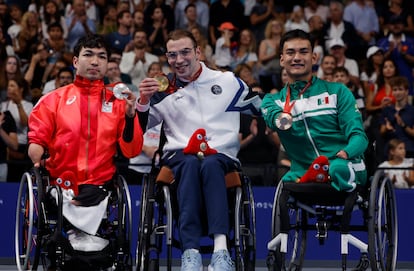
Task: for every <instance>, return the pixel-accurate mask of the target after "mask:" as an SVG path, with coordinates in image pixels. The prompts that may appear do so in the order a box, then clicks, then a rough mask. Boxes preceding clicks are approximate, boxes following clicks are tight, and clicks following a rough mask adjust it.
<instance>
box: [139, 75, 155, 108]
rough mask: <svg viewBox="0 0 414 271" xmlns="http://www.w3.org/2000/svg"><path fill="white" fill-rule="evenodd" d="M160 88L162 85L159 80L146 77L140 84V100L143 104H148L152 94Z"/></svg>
mask: <svg viewBox="0 0 414 271" xmlns="http://www.w3.org/2000/svg"><path fill="white" fill-rule="evenodd" d="M159 89H160V85H159V83H158V81H157V80H155V79H154V78H149V77H147V78H145V79H144V80H142V81H141V83H140V84H139V94H140V97H139V100H138V102H139V103H140V104H142V105H144V104H148V103H149V102H150V100H151V97H152V95H154V93H156V92H158V91H159Z"/></svg>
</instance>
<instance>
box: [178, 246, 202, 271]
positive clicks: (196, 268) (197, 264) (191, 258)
mask: <svg viewBox="0 0 414 271" xmlns="http://www.w3.org/2000/svg"><path fill="white" fill-rule="evenodd" d="M181 271H203V262H202V259H201V254H200V252H198V251H197V250H195V249H186V250H185V251H184V253H183V255H182V256H181Z"/></svg>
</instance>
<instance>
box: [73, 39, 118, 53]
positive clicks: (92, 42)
mask: <svg viewBox="0 0 414 271" xmlns="http://www.w3.org/2000/svg"><path fill="white" fill-rule="evenodd" d="M82 48H104V49H105V50H106V53H107V54H108V59H109V57H110V55H111V47H110V46H109V45H108V44H107V43H106V41H105V38H104V37H103V36H102V35H99V34H87V35H86V36H83V37H81V38H80V39H79V40H78V43H77V44H76V45H75V48H74V49H73V54H74V55H75V56H76V57H79V53H80V51H81V50H82Z"/></svg>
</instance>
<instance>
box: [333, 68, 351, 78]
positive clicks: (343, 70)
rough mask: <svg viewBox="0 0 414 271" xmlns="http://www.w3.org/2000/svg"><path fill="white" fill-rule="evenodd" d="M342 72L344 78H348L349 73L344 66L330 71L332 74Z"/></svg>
mask: <svg viewBox="0 0 414 271" xmlns="http://www.w3.org/2000/svg"><path fill="white" fill-rule="evenodd" d="M340 72H343V73H345V74H346V76H349V71H348V69H347V68H345V67H344V66H337V67H335V68H334V69H333V70H332V74H336V73H340Z"/></svg>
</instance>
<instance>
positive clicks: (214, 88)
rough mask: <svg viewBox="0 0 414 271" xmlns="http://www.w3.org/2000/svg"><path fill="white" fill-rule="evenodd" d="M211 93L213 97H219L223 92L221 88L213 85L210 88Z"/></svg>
mask: <svg viewBox="0 0 414 271" xmlns="http://www.w3.org/2000/svg"><path fill="white" fill-rule="evenodd" d="M211 92H212V93H213V94H214V95H219V94H221V92H223V90H222V89H221V87H220V86H219V85H213V86H212V87H211Z"/></svg>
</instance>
